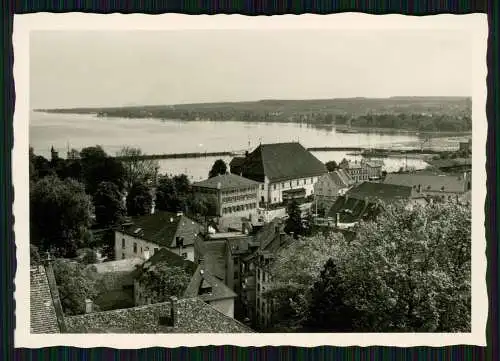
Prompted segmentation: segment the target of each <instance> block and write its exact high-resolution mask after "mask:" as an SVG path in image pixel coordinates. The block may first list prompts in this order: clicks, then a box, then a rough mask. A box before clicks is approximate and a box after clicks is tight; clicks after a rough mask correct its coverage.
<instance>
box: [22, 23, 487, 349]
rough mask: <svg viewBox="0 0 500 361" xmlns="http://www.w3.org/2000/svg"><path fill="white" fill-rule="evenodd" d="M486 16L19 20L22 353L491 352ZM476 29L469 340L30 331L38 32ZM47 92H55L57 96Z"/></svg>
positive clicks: (460, 336) (420, 336)
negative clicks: (32, 67)
mask: <svg viewBox="0 0 500 361" xmlns="http://www.w3.org/2000/svg"><path fill="white" fill-rule="evenodd" d="M487 27H488V25H487V17H486V15H485V14H469V15H436V16H427V17H410V16H403V15H382V16H374V15H365V14H354V13H346V14H335V15H300V16H296V15H284V16H273V17H245V16H241V15H215V16H207V15H201V16H187V15H178V14H167V15H143V14H134V15H122V14H111V15H98V14H82V13H71V14H49V13H39V14H26V15H15V17H14V34H13V43H14V78H15V83H16V109H15V115H14V139H15V143H14V150H13V158H12V159H13V172H12V175H13V183H14V192H15V197H14V198H15V201H14V216H15V224H14V231H15V237H16V246H17V262H18V267H17V272H16V279H15V283H16V291H15V294H14V297H15V299H16V325H17V327H16V330H15V347H29V348H37V347H48V346H55V345H65V346H77V347H101V346H104V347H114V348H126V349H129V348H144V347H152V346H165V347H176V346H198V345H224V344H232V345H239V346H264V345H296V346H308V347H311V346H319V345H336V346H350V345H359V346H370V345H387V346H420V345H427V346H444V345H456V344H470V345H479V346H485V345H486V320H487V315H488V298H487V291H486V282H485V277H486V254H485V251H486V239H485V228H484V225H485V214H484V204H485V198H486V168H485V166H486V136H487V121H486V108H485V105H486V94H487V89H486V74H487V66H486V48H487V36H488V29H487ZM263 28H264V29H332V30H333V29H339V30H346V31H347V30H354V29H357V30H359V29H394V30H407V29H422V30H423V29H456V30H461V29H468V30H469V32H470V34H471V36H473V37H474V39H475V42H474V44H475V46H474V51H473V54H471V56H472V57H473V69H471V71H472V74H473V75H472V81H473V86H472V89H473V94H472V107H473V109H472V118H473V122H474V123H473V124H474V126H473V141H472V143H473V175H472V177H473V182H472V184H473V188H472V200H473V201H472V234H473V242H472V243H473V244H472V293H473V297H472V332H471V333H462V334H402V333H399V334H382V333H378V334H377V333H375V334H360V333H358V334H240V335H223V334H189V335H180V334H170V335H168V336H165V335H137V334H133V335H127V334H120V335H119V337H117V336H116V335H112V334H104V335H98V334H77V335H69V334H57V335H31V334H30V329H29V323H30V320H29V318H30V312H29V302H30V301H29V287H27V285H29V266H28V265H29V176H28V172H29V170H28V168H29V167H28V147H29V145H28V144H29V110H30V101H29V89H30V83H29V79H30V78H29V58H30V54H29V34H30V31H33V30H85V31H89V30H90V31H91V30H117V31H124V30H129V31H130V30H134V31H135V30H183V29H184V30H186V29H193V30H194V29H263ZM47 91H50V90H49V89H48V90H47Z"/></svg>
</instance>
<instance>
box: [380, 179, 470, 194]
mask: <svg viewBox="0 0 500 361" xmlns="http://www.w3.org/2000/svg"><path fill="white" fill-rule="evenodd" d="M471 178H472V177H471V173H469V172H464V173H459V174H429V173H426V172H417V173H391V174H388V175H387V176H386V178H385V179H384V183H385V184H394V185H400V186H408V187H411V188H413V189H414V190H415V191H416V192H417V193H419V194H422V195H425V196H433V197H438V198H440V199H442V200H452V199H455V200H456V199H458V198H459V197H461V196H462V195H464V194H465V193H466V192H468V191H470V190H471V187H472V185H471V181H472V179H471Z"/></svg>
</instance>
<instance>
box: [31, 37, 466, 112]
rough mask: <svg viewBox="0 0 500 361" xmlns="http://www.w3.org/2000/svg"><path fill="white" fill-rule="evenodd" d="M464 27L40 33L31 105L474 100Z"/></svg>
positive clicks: (33, 65) (34, 56)
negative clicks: (414, 98) (423, 98)
mask: <svg viewBox="0 0 500 361" xmlns="http://www.w3.org/2000/svg"><path fill="white" fill-rule="evenodd" d="M472 48H473V42H472V37H471V36H469V33H468V32H465V31H463V30H405V29H401V31H394V30H354V31H353V30H350V31H349V32H347V31H341V30H338V29H326V30H325V29H322V30H318V29H305V30H268V29H266V30H216V29H215V30H179V31H172V30H170V31H168V30H167V31H127V32H125V31H34V32H32V33H31V39H30V102H31V107H32V108H52V107H54V108H55V107H62V108H64V107H85V106H90V107H91V106H122V105H143V104H144V105H147V104H180V103H199V102H219V101H247V100H260V99H316V98H345V97H388V96H470V95H471V92H472V90H471V71H472V70H471V69H472Z"/></svg>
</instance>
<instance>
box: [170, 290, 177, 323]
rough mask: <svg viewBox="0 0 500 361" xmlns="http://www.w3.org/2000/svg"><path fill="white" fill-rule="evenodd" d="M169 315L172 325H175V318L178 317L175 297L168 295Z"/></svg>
mask: <svg viewBox="0 0 500 361" xmlns="http://www.w3.org/2000/svg"><path fill="white" fill-rule="evenodd" d="M170 316H171V318H172V325H173V326H174V327H176V326H177V322H178V319H177V318H178V317H179V309H178V304H177V297H175V296H172V297H170Z"/></svg>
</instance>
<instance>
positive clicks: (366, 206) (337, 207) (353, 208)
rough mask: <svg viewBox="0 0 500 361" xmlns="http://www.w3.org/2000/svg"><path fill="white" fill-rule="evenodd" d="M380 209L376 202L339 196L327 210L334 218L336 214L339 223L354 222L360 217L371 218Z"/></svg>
mask: <svg viewBox="0 0 500 361" xmlns="http://www.w3.org/2000/svg"><path fill="white" fill-rule="evenodd" d="M380 210H381V209H380V207H379V205H378V204H377V203H376V202H370V201H365V200H364V199H356V198H346V197H345V196H340V197H338V198H337V200H336V201H335V203H334V204H333V205H332V207H331V208H330V210H329V211H328V216H329V217H331V218H333V219H336V217H337V214H338V217H339V218H338V220H339V222H340V223H354V222H358V221H359V220H361V219H373V218H375V217H376V216H377V215H378V214H379V212H380Z"/></svg>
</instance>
